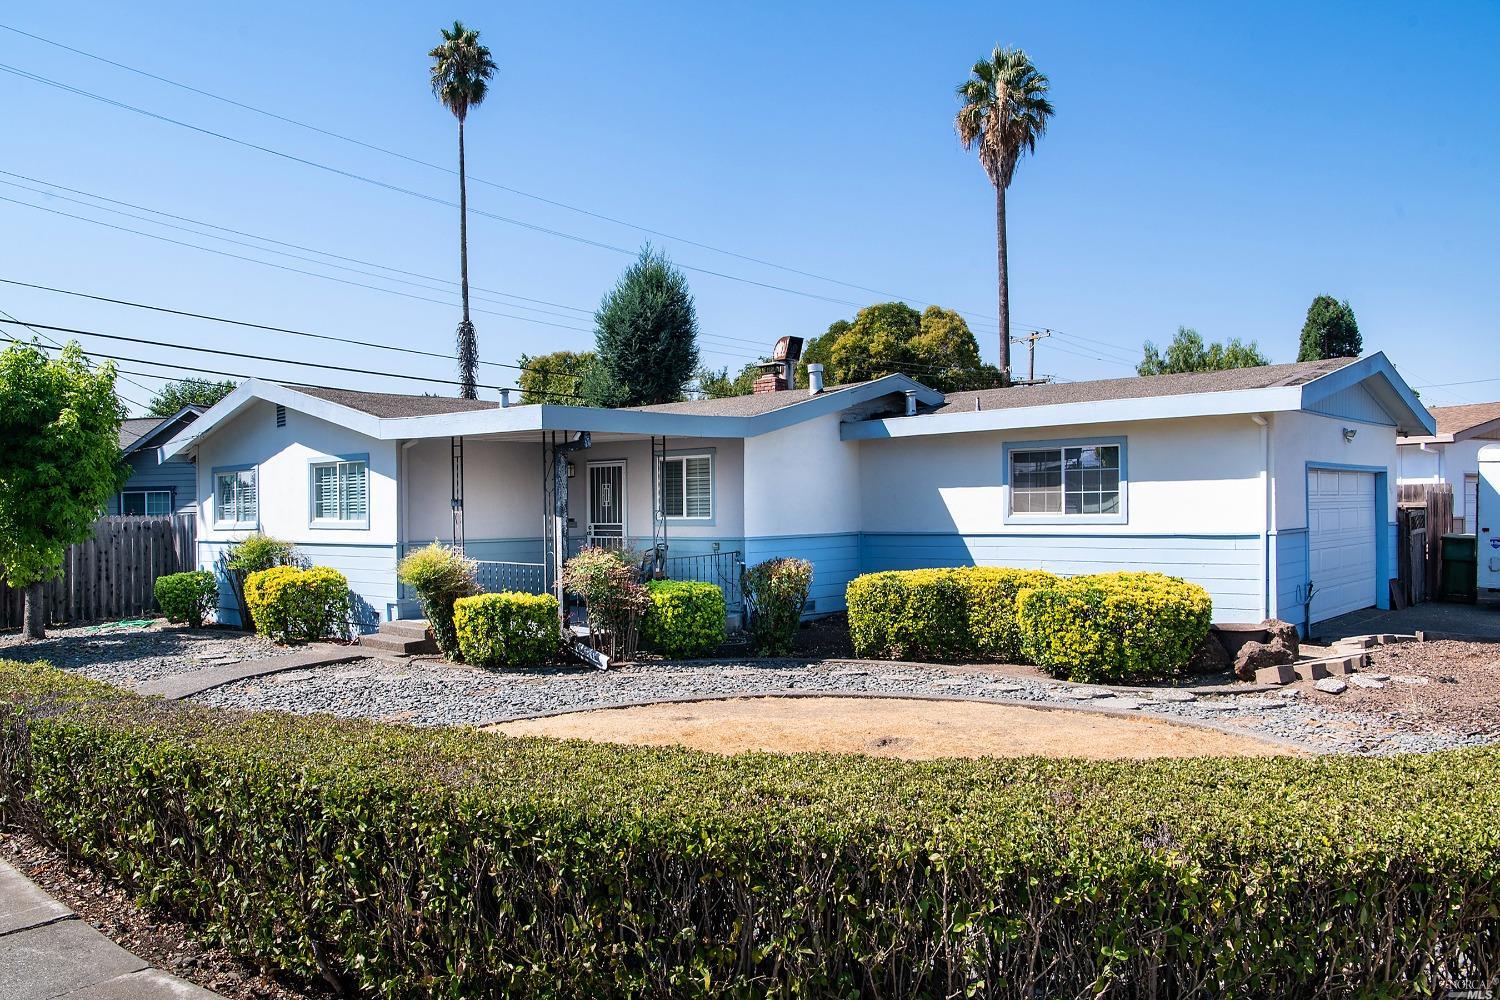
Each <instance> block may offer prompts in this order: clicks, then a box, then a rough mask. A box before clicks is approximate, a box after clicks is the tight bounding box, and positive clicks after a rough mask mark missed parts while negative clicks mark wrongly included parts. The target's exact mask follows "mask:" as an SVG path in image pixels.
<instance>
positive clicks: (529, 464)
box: [401, 438, 542, 545]
mask: <svg viewBox="0 0 1500 1000" xmlns="http://www.w3.org/2000/svg"><path fill="white" fill-rule="evenodd" d="M401 455H402V476H403V479H404V482H405V484H406V496H405V508H406V509H405V513H404V517H405V527H404V533H403V540H404V541H406V542H408V543H410V544H412V545H425V544H426V543H428V542H431V541H433V540H434V539H437V540H440V541H450V540H451V539H452V537H453V509H452V497H453V492H452V490H453V479H452V474H453V461H452V450H451V445H450V443H449V441H448V439H447V438H429V439H424V440H419V441H415V442H412V443H411V444H410V446H403V447H402V449H401ZM541 533H542V455H541V445H540V444H537V443H534V442H533V443H522V442H513V441H477V440H474V439H472V438H470V439H466V440H465V441H464V536H465V538H469V539H502V538H504V539H508V538H529V537H540V536H541Z"/></svg>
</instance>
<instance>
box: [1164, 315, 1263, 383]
mask: <svg viewBox="0 0 1500 1000" xmlns="http://www.w3.org/2000/svg"><path fill="white" fill-rule="evenodd" d="M1270 363H1271V359H1270V358H1268V357H1266V356H1265V355H1264V354H1262V353H1261V351H1260V345H1258V344H1257V343H1256V342H1255V341H1253V340H1252V341H1250V343H1248V344H1246V343H1242V342H1241V341H1240V340H1239V339H1238V338H1231V339H1230V340H1228V341H1226V342H1225V343H1222V344H1221V343H1219V342H1218V341H1215V342H1214V343H1212V344H1205V343H1204V341H1203V337H1202V335H1201V334H1199V333H1198V331H1197V330H1194V329H1192V328H1191V327H1186V326H1179V327H1178V328H1177V336H1175V337H1173V338H1172V342H1171V343H1170V344H1168V345H1167V349H1166V351H1165V352H1163V351H1160V350H1158V349H1157V347H1156V345H1155V344H1153V343H1151V342H1150V341H1149V340H1148V341H1146V349H1145V357H1143V358H1142V359H1141V363H1140V364H1138V365H1136V368H1135V371H1136V374H1137V375H1170V374H1173V373H1175V372H1216V371H1224V370H1225V369H1228V368H1256V367H1258V366H1260V365H1268V364H1270Z"/></svg>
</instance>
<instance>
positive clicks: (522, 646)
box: [453, 591, 562, 667]
mask: <svg viewBox="0 0 1500 1000" xmlns="http://www.w3.org/2000/svg"><path fill="white" fill-rule="evenodd" d="M453 631H454V633H455V635H456V636H457V639H458V648H459V651H460V652H461V653H462V654H463V658H464V662H465V663H472V664H474V665H475V666H477V667H531V666H536V665H537V664H540V663H546V662H547V661H549V660H554V659H556V658H557V655H558V652H559V651H560V650H561V648H562V619H561V618H560V617H559V616H558V613H557V598H556V597H553V596H552V595H551V594H524V593H521V592H519V591H505V592H504V593H499V594H475V595H474V596H472V597H460V598H459V599H458V600H456V601H454V602H453Z"/></svg>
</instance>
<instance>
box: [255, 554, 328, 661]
mask: <svg viewBox="0 0 1500 1000" xmlns="http://www.w3.org/2000/svg"><path fill="white" fill-rule="evenodd" d="M245 604H246V605H247V606H248V607H249V608H250V618H251V620H252V621H253V622H255V631H257V632H260V633H262V634H263V635H266V636H269V637H270V638H272V639H275V640H276V641H277V642H281V643H296V642H312V641H314V640H317V639H337V638H343V637H344V636H346V635H348V633H349V581H348V580H347V579H346V578H345V577H344V574H342V573H340V572H339V571H338V570H336V569H330V568H328V567H327V566H313V567H311V568H309V569H299V568H298V567H296V566H275V567H272V568H271V569H263V570H260V571H258V572H255V573H251V574H250V575H249V576H247V577H245Z"/></svg>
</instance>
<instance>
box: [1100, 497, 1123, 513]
mask: <svg viewBox="0 0 1500 1000" xmlns="http://www.w3.org/2000/svg"><path fill="white" fill-rule="evenodd" d="M1099 512H1100V513H1101V514H1118V513H1120V494H1118V493H1106V494H1104V499H1103V502H1102V503H1100V505H1099Z"/></svg>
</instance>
